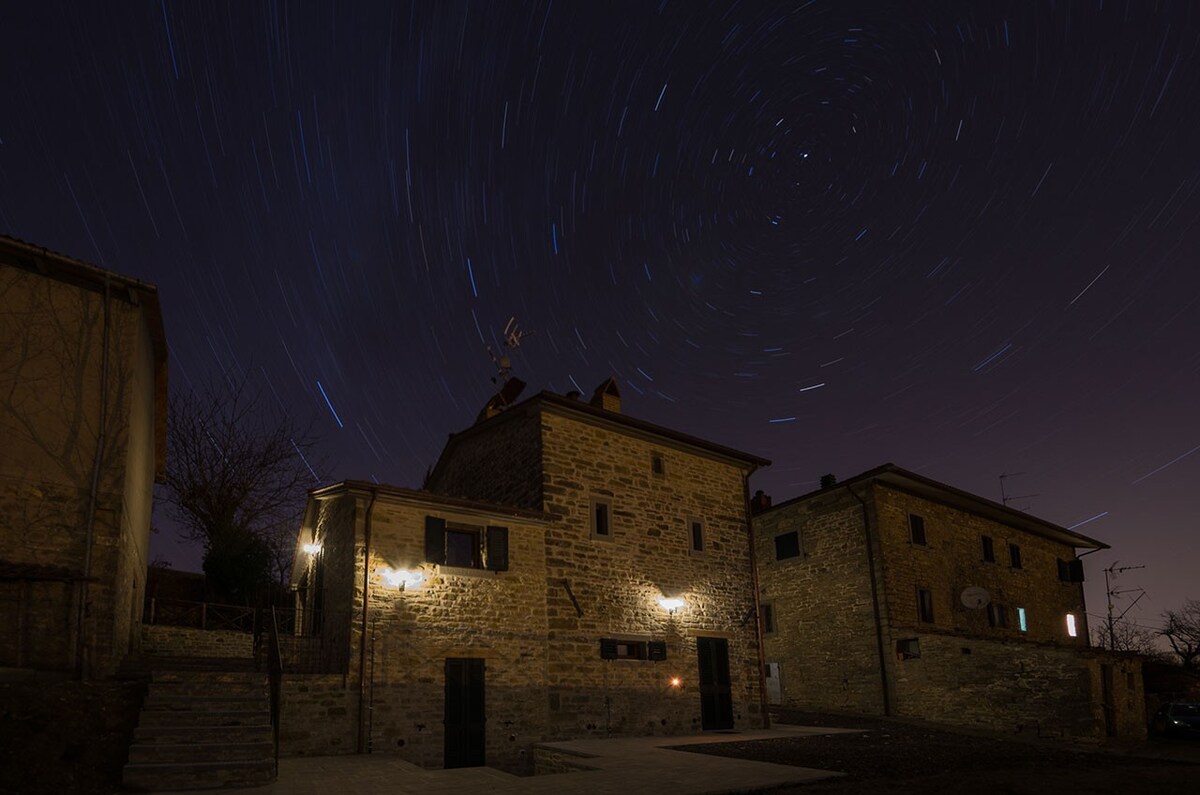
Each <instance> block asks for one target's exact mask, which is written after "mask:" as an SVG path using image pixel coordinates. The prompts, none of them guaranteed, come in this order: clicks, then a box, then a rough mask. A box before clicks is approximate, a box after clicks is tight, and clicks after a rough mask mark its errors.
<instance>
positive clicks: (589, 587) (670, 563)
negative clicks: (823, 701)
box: [284, 381, 768, 769]
mask: <svg viewBox="0 0 1200 795" xmlns="http://www.w3.org/2000/svg"><path fill="white" fill-rule="evenodd" d="M766 463H768V462H766V461H765V460H763V459H760V458H757V457H755V456H751V455H747V454H745V453H740V452H737V451H735V450H731V449H729V448H725V447H722V446H719V445H715V444H712V443H710V442H706V441H703V440H700V439H695V438H692V437H688V436H684V435H682V434H678V433H675V432H672V431H669V430H667V429H664V428H661V427H658V426H654V425H651V424H649V423H644V422H641V421H639V420H635V419H632V418H629V417H626V416H624V415H622V414H621V413H620V396H619V392H618V390H617V387H616V385H615V383H613V382H612V381H609V382H606V383H605V384H602V385H601V387H600V388H598V389H597V391H596V394H595V395H594V396H593V399H592V401H590V402H585V401H583V400H580V399H578V398H573V397H564V396H561V395H554V394H551V393H546V392H543V393H540V394H538V395H536V396H534V397H532V398H530V399H528V400H525V401H523V402H520V403H511V404H507V405H506V407H505V408H504V409H503V410H502V411H501V410H497V408H496V406H495V405H491V404H490V405H489V408H488V409H485V411H484V412H483V413H482V414H481V417H480V420H479V421H478V422H477V423H476V424H475V425H474V426H473V427H471V428H469V429H467V430H466V431H464V432H462V433H459V434H455V435H452V436H451V438H450V440H449V441H448V443H447V445H446V447H445V450H444V451H443V453H442V456H441V458H440V459H439V461H438V462H437V464H436V465H435V466H434V468H433V469H432V471H431V473H430V476H429V478H428V480H427V483H426V490H424V491H413V490H405V489H396V488H393V487H378V486H374V485H372V484H361V483H343V484H339V485H337V486H333V487H330V488H327V489H322V490H320V491H317V492H314V493H313V495H312V498H311V501H310V506H309V511H308V515H307V518H306V520H305V524H304V526H303V527H302V528H301V534H300V539H299V542H298V547H297V548H298V550H303V549H304V548H305V547H306V546H307V548H308V549H309V550H311V551H312V552H311V554H309V553H303V552H301V555H302V556H301V557H298V558H297V565H296V566H295V567H294V575H293V576H294V580H295V583H296V585H297V587H298V589H300V592H301V594H302V603H303V604H304V605H305V609H306V610H310V611H312V610H316V611H317V612H318V613H320V614H322V615H324V616H337V615H348V616H349V617H350V619H349V622H348V624H349V627H350V631H349V637H348V638H347V639H346V643H345V647H346V648H347V649H348V660H347V665H346V670H347V681H348V682H349V685H348V687H350V688H351V689H353V688H354V687H355V684H354V683H355V682H357V683H358V686H359V688H360V692H361V693H362V694H363V698H362V699H361V701H362V703H361V704H351V705H349V708H348V710H347V714H346V723H347V724H349V723H352V722H357V724H358V725H357V726H355V727H354V731H355V733H356V736H358V737H359V738H360V740H359V745H360V747H362V746H369V747H371V748H373V749H376V750H387V751H389V752H394V753H397V754H400V755H401V756H403V757H405V758H407V759H410V760H411V761H414V762H417V763H420V764H423V765H426V766H434V767H436V766H442V765H445V766H455V765H465V764H483V763H485V762H486V764H489V765H494V766H499V767H505V768H511V769H521V768H523V767H527V765H528V761H529V760H528V753H529V748H530V745H531V744H532V743H535V742H538V741H547V740H555V739H567V738H580V737H589V736H594V737H607V736H629V735H649V734H679V733H688V732H693V731H699V730H702V729H731V728H735V727H736V728H745V727H757V726H761V725H763V724H764V722H765V720H766V713H765V709H764V703H763V692H762V688H761V667H760V657H759V653H758V652H759V644H758V626H757V615H758V611H757V609H756V601H755V588H754V583H753V567H752V563H751V560H752V559H751V546H750V537H749V513H748V501H747V486H746V483H747V478H748V476H749V475H750V473H751V472H752V471H753V470H754V469H755V468H756V467H758V466H761V465H764V464H766ZM401 586H402V587H401ZM318 592H319V593H321V594H322V596H320V601H321V604H320V605H317V604H316V601H315V600H316V599H317V596H316V594H317V593H318ZM364 594H365V598H364ZM364 638H365V641H364ZM355 716H357V717H355ZM288 720H289V716H288V714H287V710H286V706H285V712H284V730H285V731H286V730H287V726H288ZM347 750H350V749H347Z"/></svg>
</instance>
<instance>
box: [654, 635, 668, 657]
mask: <svg viewBox="0 0 1200 795" xmlns="http://www.w3.org/2000/svg"><path fill="white" fill-rule="evenodd" d="M650 659H651V660H665V659H667V642H666V641H665V640H652V641H650Z"/></svg>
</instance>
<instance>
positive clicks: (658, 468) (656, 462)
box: [650, 453, 666, 477]
mask: <svg viewBox="0 0 1200 795" xmlns="http://www.w3.org/2000/svg"><path fill="white" fill-rule="evenodd" d="M650 471H651V472H653V473H654V474H655V475H658V476H659V477H662V476H663V475H664V474H666V468H665V467H664V466H663V458H662V456H661V455H659V454H658V453H654V454H652V455H651V456H650Z"/></svg>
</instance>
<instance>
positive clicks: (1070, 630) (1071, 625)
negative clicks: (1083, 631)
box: [1067, 613, 1079, 638]
mask: <svg viewBox="0 0 1200 795" xmlns="http://www.w3.org/2000/svg"><path fill="white" fill-rule="evenodd" d="M1067 634H1068V635H1070V636H1071V637H1072V638H1077V637H1079V628H1078V627H1076V626H1075V614H1074V613H1067Z"/></svg>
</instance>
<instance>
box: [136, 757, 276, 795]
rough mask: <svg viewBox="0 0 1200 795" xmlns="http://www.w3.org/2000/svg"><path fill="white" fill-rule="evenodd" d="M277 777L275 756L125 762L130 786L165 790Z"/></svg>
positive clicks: (225, 785)
mask: <svg viewBox="0 0 1200 795" xmlns="http://www.w3.org/2000/svg"><path fill="white" fill-rule="evenodd" d="M274 778H275V760H274V758H267V759H256V760H244V761H237V762H143V763H136V764H128V765H125V771H124V775H123V776H122V783H123V784H124V785H125V787H126V788H127V789H132V790H140V791H163V790H185V789H210V788H211V789H215V788H217V787H233V786H245V785H251V786H253V785H255V784H266V783H267V782H269V781H272V780H274Z"/></svg>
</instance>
